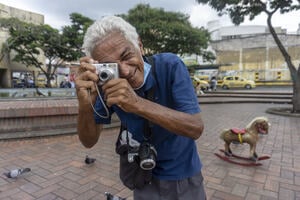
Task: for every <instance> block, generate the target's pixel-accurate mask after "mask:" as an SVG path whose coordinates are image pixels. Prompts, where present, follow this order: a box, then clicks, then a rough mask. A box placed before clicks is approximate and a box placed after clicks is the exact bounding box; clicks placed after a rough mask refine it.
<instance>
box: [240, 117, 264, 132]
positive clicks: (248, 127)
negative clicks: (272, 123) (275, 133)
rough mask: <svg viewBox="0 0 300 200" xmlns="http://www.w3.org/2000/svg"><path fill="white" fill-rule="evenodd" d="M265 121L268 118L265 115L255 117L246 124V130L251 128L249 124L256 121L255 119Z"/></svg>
mask: <svg viewBox="0 0 300 200" xmlns="http://www.w3.org/2000/svg"><path fill="white" fill-rule="evenodd" d="M259 120H261V121H265V122H268V121H269V120H268V118H267V117H255V118H254V119H253V120H252V121H251V122H250V123H249V124H248V125H247V126H246V130H249V129H251V126H252V125H253V124H254V123H255V122H256V121H259Z"/></svg>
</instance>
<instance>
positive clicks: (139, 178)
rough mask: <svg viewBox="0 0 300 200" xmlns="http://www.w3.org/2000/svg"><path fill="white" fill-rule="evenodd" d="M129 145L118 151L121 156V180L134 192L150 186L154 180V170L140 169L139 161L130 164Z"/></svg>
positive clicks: (120, 147) (135, 160)
mask: <svg viewBox="0 0 300 200" xmlns="http://www.w3.org/2000/svg"><path fill="white" fill-rule="evenodd" d="M126 146H127V145H121V146H119V147H118V148H117V149H116V151H117V153H118V154H119V155H120V172H119V175H120V179H121V181H122V183H123V184H124V185H125V186H126V187H128V188H129V189H131V190H133V189H135V188H137V189H141V188H142V187H144V185H145V184H149V183H150V182H151V179H152V170H143V169H142V168H140V165H139V162H138V161H137V159H134V161H133V162H128V147H126Z"/></svg>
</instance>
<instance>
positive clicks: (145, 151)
mask: <svg viewBox="0 0 300 200" xmlns="http://www.w3.org/2000/svg"><path fill="white" fill-rule="evenodd" d="M139 157H140V167H141V168H142V169H144V170H151V169H153V168H154V167H155V165H156V162H155V160H156V151H155V149H154V147H153V146H151V144H149V143H147V142H144V143H142V144H141V145H140V149H139Z"/></svg>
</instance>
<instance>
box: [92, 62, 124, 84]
mask: <svg viewBox="0 0 300 200" xmlns="http://www.w3.org/2000/svg"><path fill="white" fill-rule="evenodd" d="M93 65H94V66H95V67H96V71H97V73H98V76H99V82H98V85H100V86H101V85H103V84H104V83H106V82H107V81H109V80H111V79H115V78H119V69H118V63H98V64H93Z"/></svg>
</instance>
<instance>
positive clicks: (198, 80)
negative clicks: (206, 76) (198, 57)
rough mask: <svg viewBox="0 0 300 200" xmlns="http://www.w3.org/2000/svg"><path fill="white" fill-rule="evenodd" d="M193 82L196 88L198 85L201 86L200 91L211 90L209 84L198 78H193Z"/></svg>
mask: <svg viewBox="0 0 300 200" xmlns="http://www.w3.org/2000/svg"><path fill="white" fill-rule="evenodd" d="M191 79H192V81H193V85H194V88H196V87H197V85H198V84H200V89H201V90H203V91H207V90H208V89H209V83H208V82H207V81H204V80H200V79H199V78H198V77H195V76H192V77H191Z"/></svg>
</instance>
